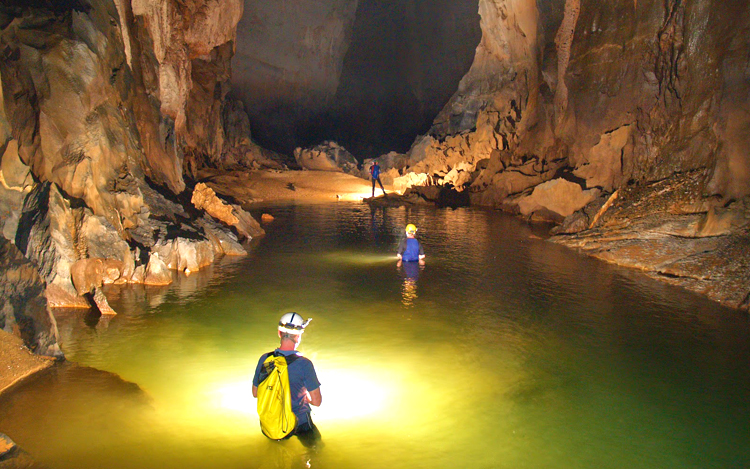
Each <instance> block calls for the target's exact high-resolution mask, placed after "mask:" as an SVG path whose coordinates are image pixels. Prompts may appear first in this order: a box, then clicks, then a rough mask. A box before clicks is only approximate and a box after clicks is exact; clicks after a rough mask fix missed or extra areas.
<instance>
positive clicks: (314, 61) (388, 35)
mask: <svg viewBox="0 0 750 469" xmlns="http://www.w3.org/2000/svg"><path fill="white" fill-rule="evenodd" d="M245 12H246V14H245V16H244V17H243V18H242V20H241V22H240V25H239V27H238V33H237V54H236V55H235V56H234V59H233V65H232V67H233V75H232V85H233V90H234V91H233V93H236V95H237V96H239V97H240V98H241V99H242V101H243V102H244V103H245V106H246V108H247V109H248V113H249V114H250V120H251V125H252V131H253V136H254V138H255V139H256V140H257V141H258V142H260V143H262V144H264V145H265V146H268V147H269V148H272V149H274V150H276V151H279V152H284V153H286V154H289V155H291V154H292V153H293V151H294V150H295V148H296V147H306V146H312V145H315V144H318V143H320V142H321V141H323V140H335V141H337V142H338V143H340V144H343V145H344V146H345V147H346V148H347V149H349V150H350V151H351V152H352V153H354V154H355V156H357V157H358V158H359V159H360V160H361V159H362V158H365V157H373V156H379V155H380V154H381V153H387V152H388V151H390V150H393V149H400V150H401V151H405V150H406V149H408V147H409V145H410V143H411V141H412V140H413V138H414V135H417V134H419V133H422V132H424V131H426V130H427V129H429V127H430V123H431V121H432V120H433V118H434V117H435V115H436V114H437V113H438V111H439V110H440V109H441V108H442V107H443V105H444V104H445V102H446V101H447V100H448V99H449V98H450V96H451V95H452V94H453V92H454V91H455V87H456V85H457V83H458V81H459V80H460V79H461V77H462V76H463V75H464V74H465V73H466V71H467V70H468V68H469V66H470V64H471V59H472V57H473V51H474V48H475V47H476V44H477V42H478V41H479V37H480V30H479V17H478V14H477V1H476V0H458V1H457V0H439V1H435V0H429V1H428V0H325V1H319V0H316V1H312V0H302V1H298V2H294V4H293V6H292V4H290V3H285V2H282V3H281V4H275V3H267V2H262V1H259V0H246V1H245Z"/></svg>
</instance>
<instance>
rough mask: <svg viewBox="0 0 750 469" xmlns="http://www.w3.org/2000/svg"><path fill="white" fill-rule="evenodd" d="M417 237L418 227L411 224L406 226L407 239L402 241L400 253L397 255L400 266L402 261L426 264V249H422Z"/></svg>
mask: <svg viewBox="0 0 750 469" xmlns="http://www.w3.org/2000/svg"><path fill="white" fill-rule="evenodd" d="M416 236H417V227H416V226H414V225H412V224H411V223H409V224H408V225H406V238H404V239H402V240H401V242H400V243H399V244H398V251H397V253H396V257H398V264H399V265H401V262H402V261H403V262H419V263H420V264H424V258H425V255H424V249H422V244H421V243H420V242H419V240H418V239H417V237H416Z"/></svg>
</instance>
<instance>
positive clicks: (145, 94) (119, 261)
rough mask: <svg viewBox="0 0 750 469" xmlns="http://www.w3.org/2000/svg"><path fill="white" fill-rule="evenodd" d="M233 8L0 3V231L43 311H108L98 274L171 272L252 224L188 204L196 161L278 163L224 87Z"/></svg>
mask: <svg viewBox="0 0 750 469" xmlns="http://www.w3.org/2000/svg"><path fill="white" fill-rule="evenodd" d="M241 15H242V2H241V1H240V0H222V1H215V0H200V1H199V0H196V1H188V2H185V1H177V0H163V1H158V2H152V1H148V2H146V1H138V0H134V1H126V0H116V1H114V0H103V1H95V2H94V1H88V0H63V1H59V2H45V1H41V0H40V1H36V0H32V1H21V0H9V1H7V2H3V3H2V4H1V5H0V82H1V84H2V93H0V156H1V157H2V159H1V160H0V183H1V184H0V214H2V217H0V229H1V231H2V235H3V238H4V239H6V240H9V241H10V242H11V243H13V244H15V246H11V247H13V249H16V250H18V251H20V253H21V254H22V255H23V256H25V258H26V259H27V260H28V261H30V262H31V264H30V265H33V266H34V267H35V268H36V269H37V271H38V278H39V281H40V282H41V285H43V288H44V300H45V306H44V308H46V307H47V306H50V307H85V308H89V307H92V308H96V309H98V311H99V312H100V313H102V314H112V313H115V311H113V310H112V308H111V307H110V306H109V304H108V303H107V300H106V298H105V297H104V295H103V294H102V290H101V286H102V285H103V284H105V283H112V282H118V283H125V282H134V283H152V284H165V283H169V282H171V278H172V275H173V273H172V272H173V271H175V270H177V271H182V272H186V273H189V272H192V271H194V270H197V269H199V268H202V267H204V266H206V265H207V264H208V263H210V262H212V261H213V259H214V258H215V256H216V255H220V254H232V255H238V254H240V255H241V254H244V253H245V250H244V248H243V247H242V245H241V244H240V241H241V240H243V239H249V238H252V237H255V236H258V235H260V234H262V229H260V227H259V225H258V224H257V222H255V221H254V220H252V217H251V216H250V215H249V214H247V213H246V212H244V211H243V210H242V209H241V208H240V207H239V206H231V207H229V208H228V211H229V212H231V216H232V218H231V219H232V220H236V221H235V222H233V223H227V222H225V221H222V220H220V219H215V218H213V217H212V216H211V215H210V212H209V211H207V210H206V209H205V207H201V208H198V207H196V206H195V205H194V204H192V203H191V201H190V199H191V192H192V190H191V189H190V188H189V186H191V185H192V182H191V181H190V176H191V174H194V172H195V171H197V170H198V169H200V168H201V167H204V166H213V167H245V168H247V167H257V166H259V165H265V164H268V165H270V166H273V165H276V166H278V165H277V164H276V163H274V162H273V161H272V157H273V155H270V154H268V153H267V152H263V151H261V150H260V149H259V148H258V147H257V146H255V145H254V144H253V143H252V141H251V140H250V135H249V126H248V124H247V122H248V120H247V116H246V115H245V114H244V110H243V109H242V107H241V106H238V105H237V102H236V101H232V100H231V99H229V98H228V91H229V85H228V83H229V77H230V68H229V67H230V61H231V56H232V53H233V48H234V45H233V38H234V34H235V31H236V30H235V27H236V24H237V22H238V21H239V18H240V16H241ZM220 203H221V202H220V201H217V202H216V203H215V204H220ZM19 314H21V315H22V314H23V313H19ZM18 317H19V316H16V322H17V323H19V324H20V323H22V322H23V321H22V320H20V319H18ZM48 326H49V327H50V329H49V333H48V336H51V335H53V334H52V332H51V331H52V329H53V328H54V327H53V326H54V319H52V321H51V322H50V323H49V324H48ZM41 337H42V336H40V339H39V340H37V343H36V345H33V344H32V345H33V347H36V348H39V350H47V349H49V348H50V347H51V345H50V342H49V341H48V340H46V339H44V340H43V339H42V338H41Z"/></svg>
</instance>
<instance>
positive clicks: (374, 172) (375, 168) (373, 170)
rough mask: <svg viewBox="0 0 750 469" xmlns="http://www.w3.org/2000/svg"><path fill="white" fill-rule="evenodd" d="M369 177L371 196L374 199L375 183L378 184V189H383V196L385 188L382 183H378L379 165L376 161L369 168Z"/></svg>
mask: <svg viewBox="0 0 750 469" xmlns="http://www.w3.org/2000/svg"><path fill="white" fill-rule="evenodd" d="M370 177H371V179H372V196H373V197H375V181H377V182H378V184H380V188H381V189H383V195H386V194H385V187H383V183H382V182H380V165H379V164H378V162H377V160H376V161H373V162H372V166H370Z"/></svg>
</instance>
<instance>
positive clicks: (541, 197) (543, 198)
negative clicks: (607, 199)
mask: <svg viewBox="0 0 750 469" xmlns="http://www.w3.org/2000/svg"><path fill="white" fill-rule="evenodd" d="M599 193H600V191H599V190H598V189H589V190H586V191H584V190H583V189H582V188H581V186H580V185H578V184H576V183H574V182H570V181H568V180H565V179H562V178H558V179H553V180H552V181H547V182H545V183H542V184H539V185H538V186H536V187H535V188H534V191H533V192H532V193H531V195H528V196H525V197H522V198H521V199H520V200H519V201H518V207H519V210H520V212H521V214H522V215H524V216H530V215H531V214H532V213H534V212H536V211H539V210H542V209H546V210H549V211H550V212H553V213H555V214H557V215H559V216H560V217H561V218H565V217H567V216H568V215H571V214H572V213H573V212H575V211H577V210H580V209H581V208H583V207H584V206H586V205H587V204H588V203H589V202H591V201H593V200H594V199H596V198H597V197H598V196H599Z"/></svg>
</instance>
